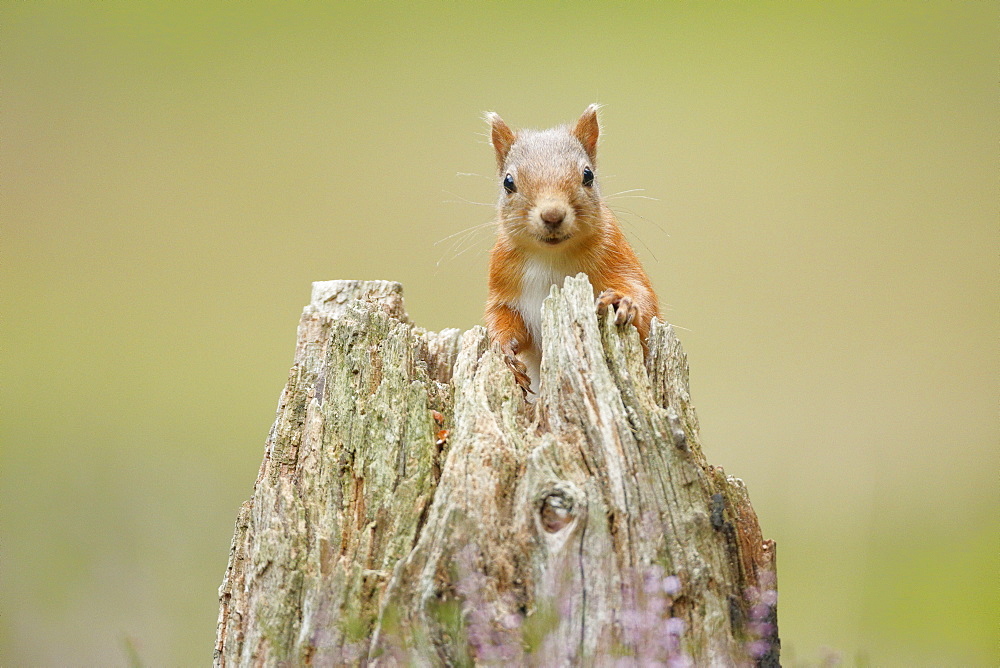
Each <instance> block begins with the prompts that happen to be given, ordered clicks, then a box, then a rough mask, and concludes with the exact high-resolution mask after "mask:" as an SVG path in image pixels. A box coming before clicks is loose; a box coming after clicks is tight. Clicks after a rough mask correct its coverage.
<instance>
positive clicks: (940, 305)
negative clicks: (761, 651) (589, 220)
mask: <svg viewBox="0 0 1000 668" xmlns="http://www.w3.org/2000/svg"><path fill="white" fill-rule="evenodd" d="M444 7H445V6H444V5H443V4H442V5H439V4H433V3H432V4H423V3H420V2H410V3H406V4H399V5H388V4H378V5H369V4H366V3H365V4H357V5H347V4H340V3H337V4H331V5H318V4H302V5H289V4H277V3H275V4H270V3H269V4H253V5H250V4H244V3H226V4H204V3H190V4H180V3H173V2H172V3H81V4H77V3H39V4H35V3H14V2H6V3H4V4H3V5H2V9H0V31H2V33H0V86H2V97H0V104H2V114H0V130H2V137H0V161H2V162H0V168H2V174H0V176H2V178H0V182H2V185H0V207H2V210H0V212H2V248H0V253H2V255H0V258H2V259H0V276H2V281H3V283H2V285H3V290H2V315H0V327H2V332H0V333H2V340H0V344H2V350H3V367H2V391H3V397H2V414H0V419H2V422H0V439H2V440H0V448H2V462H3V471H2V476H0V503H2V508H3V510H2V513H0V523H2V524H0V529H2V533H0V564H2V566H0V586H2V589H0V663H2V664H4V665H29V664H30V665H53V666H55V665H84V664H86V665H123V664H125V663H126V662H127V661H128V660H129V656H130V653H134V654H135V655H137V656H138V657H140V658H141V660H142V661H144V662H146V663H147V664H149V665H154V666H158V665H195V664H198V665H204V664H207V663H209V662H210V660H211V656H212V649H213V641H214V636H215V626H216V614H217V588H218V586H219V584H220V582H221V580H222V575H223V572H224V570H225V567H226V560H227V557H228V550H229V543H230V539H231V537H232V530H233V522H234V520H235V517H236V512H237V509H238V507H239V504H240V503H241V502H242V501H243V500H245V499H246V498H248V497H249V496H250V494H251V491H252V486H253V481H254V479H255V476H256V473H257V469H258V467H259V465H260V461H261V457H262V453H263V443H264V439H265V437H266V435H267V432H268V428H269V426H270V423H271V421H272V419H273V416H274V409H275V405H276V402H277V398H278V394H279V392H280V390H281V388H282V386H283V384H284V382H285V378H286V373H287V369H288V366H289V364H290V361H291V356H292V352H293V346H294V341H295V327H296V323H297V320H298V316H299V313H300V312H301V309H302V307H303V306H304V304H305V303H306V302H307V301H308V297H309V288H310V282H311V281H314V280H325V279H333V278H358V279H374V278H380V279H393V280H397V281H401V282H402V283H403V284H404V286H405V289H406V295H407V305H408V308H409V312H410V314H411V316H412V317H413V319H414V320H415V321H416V322H417V323H419V324H422V325H423V326H426V327H427V328H430V329H440V328H444V327H450V326H455V327H461V328H468V327H471V326H473V325H475V324H477V323H480V322H481V309H482V305H483V301H484V298H485V294H486V290H485V271H486V261H487V252H488V250H489V247H490V244H491V237H492V231H491V229H490V227H489V226H488V225H486V226H482V227H479V228H475V229H473V230H471V231H470V234H469V235H468V237H466V236H463V235H459V236H457V237H454V238H452V239H447V238H448V237H449V235H453V234H455V233H456V232H459V231H461V230H463V229H465V228H468V227H470V226H475V225H479V224H481V223H486V222H488V221H489V220H490V218H491V216H492V209H491V205H490V203H491V202H492V201H493V200H494V197H495V195H496V190H497V186H496V184H495V182H494V177H493V169H494V166H493V155H492V150H491V148H490V147H489V145H488V142H487V140H486V135H485V124H484V122H483V121H482V119H481V114H482V112H483V111H486V110H495V111H497V112H499V113H501V115H503V117H504V118H505V119H506V120H507V121H508V122H509V123H511V124H512V125H514V126H518V127H523V126H532V127H545V126H550V125H553V124H556V123H560V122H569V121H571V120H573V119H575V118H576V117H577V116H578V115H579V114H580V112H581V111H582V110H583V109H584V107H585V106H586V105H587V104H588V103H590V102H595V101H596V102H601V103H604V104H605V105H606V106H605V108H604V110H603V115H602V119H603V123H604V128H605V132H604V134H603V137H602V139H603V141H602V145H601V150H600V170H599V172H598V175H599V178H600V179H601V180H602V183H603V189H604V192H605V194H611V193H616V192H619V191H625V190H629V189H633V188H643V189H644V190H643V191H642V192H641V193H640V194H642V195H645V196H649V197H653V198H656V199H630V198H619V199H615V200H613V204H614V206H615V208H617V209H618V210H619V212H620V214H621V218H622V221H623V224H624V225H625V226H626V229H627V231H628V232H629V234H630V236H631V238H632V239H633V241H634V245H635V246H636V248H637V250H638V252H639V253H640V255H641V256H642V258H643V259H644V262H645V264H646V267H647V268H648V270H649V273H650V274H651V276H652V278H653V282H654V284H655V285H656V288H657V290H658V292H659V294H660V296H661V299H662V300H663V302H664V305H665V307H666V308H665V312H666V316H667V318H668V319H669V320H670V321H671V322H673V323H674V324H676V325H677V326H678V327H679V328H682V329H680V336H681V339H682V341H683V343H684V345H685V347H686V349H687V351H688V353H689V357H690V362H691V370H692V373H691V379H692V390H693V395H694V400H695V403H696V405H697V408H698V410H699V414H700V417H701V422H702V426H703V437H704V442H705V452H706V454H707V456H708V458H709V460H710V461H711V462H712V463H713V464H716V465H722V466H724V467H725V468H726V470H727V472H729V473H732V474H735V475H738V476H740V477H742V478H743V479H744V480H745V481H746V482H747V484H748V486H749V489H750V493H751V498H752V499H753V502H754V506H755V507H756V509H757V511H758V513H759V515H760V519H761V523H762V525H763V528H764V532H765V535H767V536H768V537H770V538H774V539H776V540H777V542H778V546H779V551H778V555H779V582H780V592H781V603H780V622H781V635H782V640H783V642H784V649H785V653H784V658H785V661H786V663H787V664H788V665H802V664H816V663H817V662H819V661H820V660H821V659H822V658H823V657H824V656H826V655H827V654H828V653H829V652H830V651H835V652H837V653H839V654H840V656H842V657H843V660H844V662H845V663H846V664H847V665H853V664H854V663H856V662H857V663H858V664H860V665H867V664H869V663H870V664H871V665H878V666H892V665H895V666H908V665H969V666H972V665H982V666H995V665H997V664H998V663H1000V654H998V647H1000V633H998V626H1000V624H998V619H1000V594H998V592H1000V557H998V554H1000V521H998V517H1000V515H998V510H1000V489H998V484H997V473H998V471H1000V466H998V465H1000V452H998V443H1000V421H998V420H1000V418H998V406H1000V380H998V379H1000V346H998V334H1000V281H998V250H1000V230H998V227H1000V226H998V213H1000V205H998V202H1000V197H998V194H1000V193H998V175H1000V160H998V157H1000V154H998V147H997V141H998V138H1000V134H998V121H1000V113H998V104H997V92H998V89H997V74H998V67H1000V57H998V44H1000V28H998V26H1000V21H998V19H1000V10H998V8H1000V5H998V4H997V3H996V2H969V3H960V2H921V3H912V2H899V3H815V4H814V3H785V2H777V3H727V4H701V3H698V4H694V3H683V4H681V3H670V4H663V3H650V4H641V3H632V4H628V5H616V4H613V3H607V4H604V3H586V2H584V3H572V4H569V3H566V4H556V3H552V4H551V5H545V6H538V5H530V4H526V3H503V4H501V3H490V4H481V5H476V4H457V5H449V6H448V9H444ZM476 203H485V205H482V206H480V205H477V204H476ZM442 240H445V241H443V242H442ZM439 242H440V243H439ZM455 242H458V243H457V244H456V243H455ZM824 648H828V649H824Z"/></svg>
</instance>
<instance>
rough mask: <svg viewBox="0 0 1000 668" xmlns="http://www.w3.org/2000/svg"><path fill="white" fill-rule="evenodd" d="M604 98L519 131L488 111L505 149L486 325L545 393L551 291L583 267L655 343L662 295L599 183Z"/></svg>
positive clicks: (531, 386) (600, 300)
mask: <svg viewBox="0 0 1000 668" xmlns="http://www.w3.org/2000/svg"><path fill="white" fill-rule="evenodd" d="M597 109H598V105H596V104H592V105H590V106H589V107H587V109H586V111H584V112H583V115H582V116H580V118H579V120H577V122H576V123H575V124H574V125H573V126H572V127H570V126H567V125H563V126H559V127H556V128H552V129H549V130H541V131H539V130H519V131H517V132H514V131H513V130H511V129H510V127H508V126H507V124H506V123H504V121H503V119H501V118H500V116H498V115H497V114H494V113H489V114H487V115H486V119H487V121H488V122H489V123H490V129H491V132H490V139H491V141H492V143H493V148H494V150H495V151H496V159H497V174H498V177H499V181H500V199H499V202H498V204H497V240H496V244H495V245H494V246H493V250H492V251H491V252H490V275H489V296H488V298H487V301H486V315H485V320H486V329H487V332H488V333H489V337H490V341H491V342H493V343H497V344H499V346H500V349H501V350H502V351H503V354H504V355H505V358H506V361H507V364H508V366H509V367H510V368H511V370H512V371H513V372H514V377H515V379H516V380H517V383H518V385H520V387H521V389H522V390H523V391H524V394H525V397H527V396H528V393H529V392H531V393H535V392H537V385H538V377H539V366H540V364H541V329H542V327H541V320H542V316H541V308H542V300H543V299H545V297H547V296H548V294H549V289H550V288H551V287H552V286H553V285H560V286H561V285H562V283H563V279H565V277H567V276H575V275H576V274H577V273H579V272H581V271H582V272H584V273H585V274H587V276H589V277H590V282H591V284H592V285H593V286H594V291H595V293H596V295H597V297H596V306H597V310H598V312H601V313H603V312H605V311H606V310H607V308H608V306H611V307H612V308H614V310H615V324H617V325H628V324H633V325H635V327H636V329H638V330H639V338H640V339H641V340H642V342H643V346H644V347H645V345H646V337H647V336H648V335H649V327H650V321H651V320H652V319H653V316H656V315H659V302H658V301H657V298H656V295H655V294H654V292H653V287H652V285H651V284H650V282H649V277H648V276H647V275H646V272H645V271H643V268H642V265H641V264H640V263H639V258H638V257H636V255H635V251H633V250H632V247H631V246H630V245H629V243H628V241H627V240H626V239H625V235H624V234H623V233H622V230H621V227H620V226H619V225H618V221H617V219H615V216H614V214H613V213H612V212H611V209H610V208H608V205H607V204H605V202H604V200H603V199H601V193H600V189H599V187H598V182H597V164H596V160H597V138H598V135H599V134H600V126H599V125H598V122H597Z"/></svg>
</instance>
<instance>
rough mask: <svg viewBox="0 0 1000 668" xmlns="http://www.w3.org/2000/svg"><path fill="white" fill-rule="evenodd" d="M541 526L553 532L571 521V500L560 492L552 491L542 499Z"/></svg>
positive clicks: (572, 515)
mask: <svg viewBox="0 0 1000 668" xmlns="http://www.w3.org/2000/svg"><path fill="white" fill-rule="evenodd" d="M540 514H541V518H542V527H544V528H545V530H546V531H548V532H549V533H555V532H557V531H559V530H561V529H562V528H563V527H565V526H566V525H567V524H569V523H570V522H572V521H573V517H574V514H573V500H572V499H570V498H569V497H567V496H566V495H565V494H563V493H562V492H552V493H551V494H548V495H546V497H545V498H544V499H542V508H541V511H540Z"/></svg>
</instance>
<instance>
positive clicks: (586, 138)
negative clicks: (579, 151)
mask: <svg viewBox="0 0 1000 668" xmlns="http://www.w3.org/2000/svg"><path fill="white" fill-rule="evenodd" d="M600 108H601V105H599V104H592V105H590V106H589V107H587V109H586V111H584V112H583V115H582V116H580V119H579V120H578V121H577V122H576V125H574V126H573V136H574V137H576V138H577V139H579V140H580V143H581V144H583V150H584V151H586V152H587V155H588V156H589V157H590V159H591V160H592V161H593V160H594V159H595V157H596V155H597V137H598V136H599V135H600V134H601V126H600V125H599V124H598V123H597V110H598V109H600Z"/></svg>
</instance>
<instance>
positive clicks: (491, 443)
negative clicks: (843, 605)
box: [215, 275, 779, 666]
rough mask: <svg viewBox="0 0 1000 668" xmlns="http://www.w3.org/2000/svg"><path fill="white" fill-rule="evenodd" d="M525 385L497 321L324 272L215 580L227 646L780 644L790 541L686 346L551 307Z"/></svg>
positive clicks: (353, 659) (654, 652)
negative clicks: (715, 411) (691, 375)
mask: <svg viewBox="0 0 1000 668" xmlns="http://www.w3.org/2000/svg"><path fill="white" fill-rule="evenodd" d="M543 338H544V347H543V363H542V370H541V386H540V390H539V396H538V397H537V401H536V402H535V403H534V404H533V405H528V404H526V403H525V402H524V400H523V399H522V397H521V392H520V390H519V389H518V388H517V386H516V385H515V383H514V381H513V377H512V375H511V373H510V371H509V370H508V369H507V367H506V365H505V364H504V362H503V359H502V357H501V356H500V355H499V354H498V352H497V351H495V350H492V349H490V347H489V345H488V343H487V339H486V334H485V331H484V330H483V329H482V328H481V327H475V328H473V329H472V330H469V331H467V332H465V333H460V332H458V331H457V330H445V331H442V332H427V331H425V330H423V329H421V328H419V327H416V326H414V325H413V324H412V323H410V322H409V320H408V319H407V316H406V313H405V311H404V309H403V305H402V289H401V287H400V286H399V285H398V284H396V283H389V282H385V281H374V282H357V281H331V282H326V283H316V284H314V287H313V299H312V302H311V304H310V305H309V306H308V307H307V308H306V309H305V312H304V313H303V316H302V322H301V324H300V326H299V334H298V345H297V348H296V354H295V362H294V365H293V366H292V370H291V373H290V374H289V379H288V384H287V386H286V387H285V390H284V392H283V393H282V396H281V401H280V404H279V407H278V414H277V418H276V420H275V424H274V427H273V428H272V430H271V433H270V436H269V437H268V441H267V446H266V451H265V456H264V462H263V464H262V466H261V470H260V474H259V476H258V478H257V483H256V486H255V489H254V494H253V497H252V498H251V499H250V500H249V501H247V502H246V503H245V504H244V505H243V507H242V508H241V510H240V513H239V516H238V518H237V522H236V533H235V535H234V537H233V544H232V549H231V552H230V559H229V567H228V569H227V572H226V576H225V580H224V582H223V584H222V587H221V588H220V603H221V606H220V614H219V627H218V640H217V644H216V651H215V663H216V665H219V666H227V665H275V664H284V663H291V664H308V663H315V664H317V665H338V664H369V665H452V664H459V665H470V664H473V663H475V664H482V665H489V664H498V663H508V664H509V663H513V664H531V665H546V666H547V665H606V664H609V663H611V662H613V660H614V659H615V657H622V656H633V657H638V658H639V659H643V660H645V661H647V662H648V661H661V662H664V663H666V662H672V663H673V664H674V665H685V663H687V664H688V665H753V664H754V663H756V664H758V665H777V662H778V646H779V643H778V636H777V626H776V584H775V563H774V556H775V555H774V546H773V543H771V542H770V541H764V540H763V539H762V537H761V533H760V527H759V525H758V523H757V518H756V515H755V514H754V511H753V509H752V507H751V506H750V501H749V498H748V496H747V493H746V488H745V487H744V485H743V483H742V482H741V481H740V480H738V479H737V478H733V477H731V476H726V475H725V474H724V473H723V472H722V470H721V469H717V468H713V467H711V466H709V465H708V463H707V462H706V460H705V457H704V455H703V453H702V449H701V444H700V441H699V437H698V421H697V417H696V415H695V412H694V409H693V407H692V405H691V400H690V396H689V392H688V369H687V361H686V358H685V356H684V353H683V351H682V349H681V347H680V343H679V342H678V340H677V338H676V337H675V336H674V333H673V330H672V328H671V327H670V325H667V324H663V323H659V322H655V323H654V326H653V329H652V332H651V334H650V337H649V342H648V343H649V355H648V359H647V360H645V361H644V359H643V352H642V347H641V346H640V343H639V340H638V336H637V335H636V332H635V330H634V328H632V327H626V328H623V329H618V328H615V326H614V325H613V324H612V323H611V322H610V321H609V320H608V319H607V318H598V316H597V314H596V312H595V309H594V296H593V291H592V289H591V287H590V284H589V283H588V282H587V279H586V277H585V276H583V275H581V276H579V277H576V278H569V279H567V281H566V284H565V286H564V288H563V289H558V288H553V290H552V295H551V296H550V297H549V298H548V299H547V300H546V302H545V305H544V307H543Z"/></svg>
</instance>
